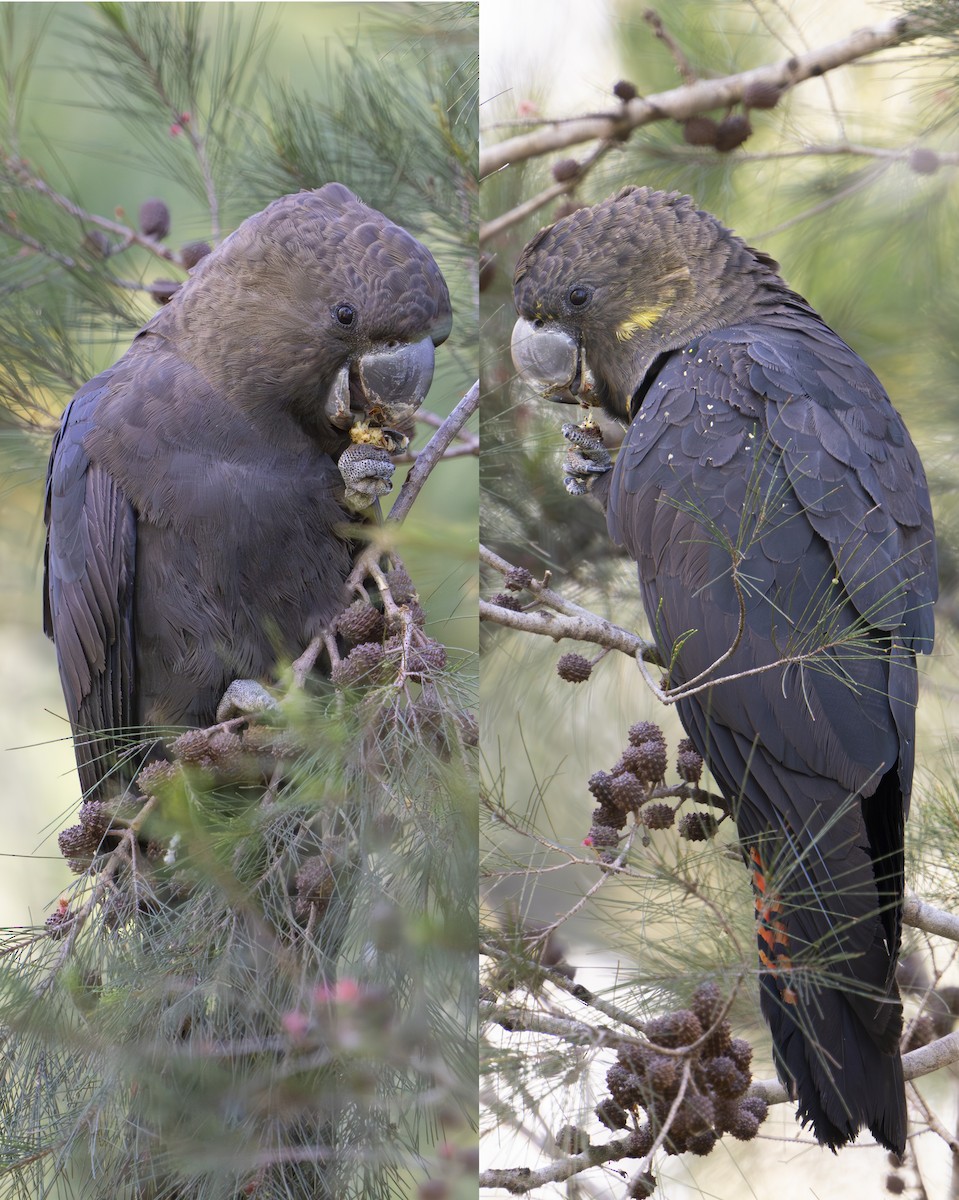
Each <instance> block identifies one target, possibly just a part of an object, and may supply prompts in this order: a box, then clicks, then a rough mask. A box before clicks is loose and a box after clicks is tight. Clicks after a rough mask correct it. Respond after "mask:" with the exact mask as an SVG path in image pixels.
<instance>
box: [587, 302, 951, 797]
mask: <svg viewBox="0 0 959 1200" xmlns="http://www.w3.org/2000/svg"><path fill="white" fill-rule="evenodd" d="M804 320H805V321H807V323H808V328H807V327H806V325H798V326H797V327H796V328H795V329H793V328H791V327H790V328H786V327H784V326H776V325H771V324H768V323H767V324H759V323H757V324H755V325H751V326H741V327H734V328H731V329H727V330H724V331H722V332H720V333H716V334H710V335H707V336H705V337H703V338H701V339H699V340H698V341H697V342H695V343H693V344H692V345H691V346H689V347H687V348H686V349H684V350H683V351H677V352H676V353H675V354H674V355H672V356H671V357H670V358H669V359H668V360H666V362H665V364H664V365H663V366H662V368H661V369H660V370H659V372H658V374H657V375H656V376H655V378H653V379H651V380H647V381H646V384H645V385H644V386H645V389H646V390H645V395H644V396H642V397H641V398H642V404H641V406H640V407H639V411H638V412H637V414H636V416H635V417H634V419H633V422H632V424H631V426H630V429H629V431H628V434H627V437H626V440H625V442H624V445H623V449H622V451H621V452H620V461H619V462H618V464H617V467H616V471H615V473H614V480H613V483H612V489H611V500H610V505H609V520H610V529H611V532H612V534H613V536H614V537H615V538H616V539H617V540H618V541H620V542H622V543H623V544H625V545H626V546H627V548H628V549H630V550H631V551H632V552H633V553H634V557H637V559H638V560H639V558H640V555H641V554H642V552H643V548H644V547H645V548H646V553H647V555H648V553H649V547H650V545H651V544H652V538H651V532H650V531H651V530H656V531H658V532H657V534H656V538H657V539H658V540H657V541H656V544H655V546H654V547H653V549H654V552H655V553H656V554H659V555H660V559H659V561H657V562H655V563H654V564H652V565H651V566H649V567H647V568H646V571H645V575H646V580H647V585H646V586H647V590H648V591H649V594H648V595H647V605H650V604H656V603H658V600H657V599H656V598H655V596H654V595H653V592H654V591H655V590H656V589H657V588H658V589H661V590H663V589H664V590H665V591H667V592H669V593H670V595H671V599H670V601H669V602H668V603H667V602H666V601H665V600H664V608H665V609H666V610H667V611H666V612H665V614H664V616H663V620H664V621H666V622H668V623H670V624H671V625H672V626H673V631H672V636H673V637H677V636H679V635H680V634H681V633H683V632H685V630H686V629H689V628H694V627H701V626H702V623H703V621H704V620H705V619H706V616H707V614H705V613H704V612H703V611H702V610H701V607H700V605H699V603H698V601H697V598H696V597H697V595H698V593H697V588H702V587H703V585H705V584H706V582H707V581H713V582H712V583H711V584H710V605H711V608H710V613H709V614H708V615H709V619H710V621H711V622H712V630H713V635H712V637H711V638H709V639H700V641H701V643H702V648H703V649H704V650H705V649H706V648H707V645H709V647H710V648H711V649H713V650H715V651H716V653H718V652H719V649H721V648H722V647H721V646H720V642H721V640H722V638H723V637H728V638H730V639H734V638H735V636H736V628H737V624H738V611H739V608H738V597H737V595H736V594H735V590H734V589H733V588H732V587H723V586H719V585H718V584H716V583H715V580H716V579H717V577H718V576H719V575H721V574H722V573H723V571H725V572H726V574H728V573H729V569H730V561H731V556H732V555H733V554H734V553H735V554H739V555H741V556H742V560H743V564H744V566H743V570H742V572H741V583H742V585H743V589H744V593H745V602H746V603H747V605H749V606H751V609H750V612H751V617H750V630H749V637H747V638H746V639H745V641H746V642H749V641H753V642H755V639H756V638H757V637H761V642H762V644H759V643H756V644H754V645H753V646H752V653H753V655H754V658H753V660H752V661H751V662H748V663H747V662H746V661H745V660H746V655H745V653H742V654H740V655H738V656H734V657H735V658H736V660H737V661H739V662H741V663H742V664H744V665H745V666H753V667H754V666H757V665H762V664H763V663H764V662H768V661H774V658H775V656H776V655H779V656H780V657H782V655H783V653H785V652H786V651H787V650H795V649H796V648H797V646H798V647H800V648H801V643H802V640H803V638H805V640H806V642H807V643H808V644H809V645H811V643H812V640H813V639H815V638H816V637H817V636H818V637H820V638H821V640H822V641H823V643H827V642H829V641H830V640H833V641H835V640H837V639H838V640H839V641H841V642H842V643H844V645H843V646H840V647H839V648H837V649H836V650H835V651H834V652H833V654H832V656H831V657H832V662H831V663H830V664H827V666H828V669H827V670H826V671H823V670H822V669H819V670H817V672H816V674H815V675H814V676H807V678H806V679H805V681H804V691H805V700H804V707H805V708H807V709H811V708H815V707H818V705H816V704H815V703H814V700H815V697H814V695H813V693H814V692H817V693H819V694H821V695H823V697H824V696H825V692H826V691H827V690H828V691H834V690H835V689H836V688H837V687H838V688H839V689H840V690H843V688H842V685H841V683H839V680H840V678H841V676H842V675H843V673H844V671H845V670H846V669H847V668H848V669H849V671H850V672H851V673H852V674H853V675H854V676H856V677H857V678H858V680H859V693H860V697H861V703H862V713H863V715H866V716H868V717H869V721H870V723H874V724H875V725H876V726H877V727H881V728H884V727H886V726H887V725H888V710H889V708H891V711H892V714H893V717H894V720H895V725H896V729H897V736H898V741H899V762H900V775H901V780H902V790H903V795H904V796H905V797H908V795H909V791H910V784H911V778H912V756H913V747H912V731H913V725H914V717H913V713H912V709H913V708H914V705H915V700H916V679H915V668H914V662H913V652H914V650H928V649H930V648H931V645H932V635H933V617H932V603H933V600H934V599H935V596H936V590H937V583H936V569H935V564H936V556H935V542H934V535H933V528H932V516H931V510H930V505H929V493H928V489H927V487H926V482H925V478H924V476H923V472H922V467H921V464H920V462H919V458H918V455H917V454H916V451H915V448H914V447H913V445H912V442H911V441H910V439H909V436H908V434H907V433H906V430H905V427H904V426H903V423H902V420H901V418H900V417H899V415H898V413H897V412H896V411H895V409H894V408H893V407H892V405H891V404H890V403H889V400H888V398H887V397H886V394H885V392H884V391H883V390H882V387H881V385H880V384H879V382H878V381H877V380H876V378H875V376H874V375H873V374H872V372H871V371H870V370H869V368H868V367H867V366H866V365H865V363H863V362H862V360H861V359H859V358H858V356H857V355H856V354H855V353H854V352H853V351H852V350H850V349H849V347H848V346H846V345H845V344H844V343H843V342H842V341H841V339H840V338H839V337H838V336H837V335H836V334H834V333H833V332H832V331H831V330H829V329H827V328H826V327H825V326H824V325H822V324H821V323H820V322H818V321H815V320H814V319H813V318H811V317H809V318H805V316H804ZM743 456H747V457H745V458H744V457H743ZM733 460H735V466H732V465H731V466H729V467H728V468H727V464H732V463H733ZM750 462H752V463H753V464H754V465H753V466H748V465H745V464H748V463H750ZM653 481H655V482H653ZM651 483H652V487H651ZM657 489H658V491H657ZM629 493H632V494H638V495H640V497H641V499H642V498H643V497H645V500H646V501H647V503H642V502H641V503H639V504H636V503H628V502H627V501H626V497H627V494H629ZM654 495H658V496H660V497H661V498H662V499H663V501H664V503H665V504H666V505H667V507H668V508H669V507H670V506H671V511H667V512H659V513H657V512H655V511H653V509H652V508H650V507H649V503H648V502H653V503H655V504H658V503H659V501H658V500H657V499H654ZM684 524H686V525H689V528H687V529H685V530H684V529H681V528H680V526H683V525H684ZM723 564H725V566H724V565H723ZM641 573H642V572H641ZM673 593H675V594H673ZM760 597H765V598H766V599H765V601H764V603H765V605H766V612H765V616H764V617H763V618H762V619H760V618H759V616H758V613H757V609H756V606H757V604H758V603H759V598H760ZM660 599H663V596H662V595H660ZM723 605H725V606H726V607H728V606H733V607H734V609H735V612H726V613H725V614H724V613H723V612H722V611H721V609H722V607H723ZM729 621H732V625H731V626H730V628H729V629H726V630H725V631H724V632H721V630H720V626H722V625H723V623H724V622H725V623H727V624H728V623H729ZM684 622H685V623H684ZM789 627H792V628H794V629H798V630H799V631H800V633H801V634H802V637H801V638H799V639H798V641H797V637H796V636H791V637H790V636H788V635H787V630H788V628H789ZM762 629H764V632H763V633H761V630H762ZM850 631H852V635H851V636H850ZM878 631H888V632H893V633H894V635H895V636H894V637H893V639H892V657H891V661H890V662H889V666H888V671H889V674H888V678H886V677H885V671H886V664H885V662H883V663H882V667H883V672H884V675H883V678H881V679H879V678H877V679H872V678H871V676H872V675H873V674H874V673H875V672H874V669H873V668H874V667H875V666H877V665H878V664H872V666H870V664H869V663H868V662H867V661H866V659H867V658H868V656H869V654H870V653H873V654H874V653H875V651H874V650H872V649H871V646H873V645H878V643H876V641H875V638H876V634H877V633H878ZM860 635H861V636H860ZM726 644H727V645H728V644H729V643H728V642H727V643H726ZM745 648H746V647H745V643H744V645H743V647H741V649H742V650H743V651H745ZM882 657H883V659H885V651H884V652H883V655H882ZM685 658H686V659H687V661H689V662H691V661H692V660H693V659H694V658H696V659H698V655H697V653H696V647H695V643H692V644H691V645H690V646H689V647H688V648H687V650H686V652H685ZM702 665H703V666H704V667H705V666H708V665H709V663H708V661H706V660H705V659H704V660H703V664H702ZM820 665H821V664H820ZM732 668H733V663H732V662H731V661H730V662H727V663H726V664H724V666H723V668H722V673H723V674H729V673H731V671H732ZM686 673H687V675H688V671H687V672H686ZM776 674H777V673H776V672H770V675H772V676H775V675H776ZM769 682H770V681H769V680H766V679H763V680H761V681H760V686H759V687H758V693H762V692H763V691H765V690H766V685H767V684H768V683H769ZM810 684H811V685H813V686H812V687H810ZM875 687H878V688H880V691H879V692H878V693H876V692H874V691H873V690H872V689H873V688H875ZM770 699H771V700H773V701H774V698H773V697H770ZM836 703H837V702H836V700H835V699H833V700H831V701H830V704H829V707H833V706H835V705H836ZM838 707H839V710H842V708H843V705H841V704H840V705H839V706H838ZM873 710H875V711H873ZM734 717H735V714H733V713H730V721H731V722H732V724H733V725H736V723H737V722H736V720H735V719H734ZM760 718H761V714H760V713H757V714H756V719H757V720H760ZM761 724H765V725H768V724H769V719H768V717H767V719H766V720H765V721H764V722H763V721H761ZM830 724H831V723H830V722H828V721H823V720H821V719H820V721H819V724H818V725H817V726H816V727H815V728H814V729H810V738H811V740H810V742H809V746H808V753H809V755H810V757H809V758H808V759H807V763H808V767H809V769H811V770H812V771H813V772H814V773H816V774H826V775H832V777H833V778H836V779H844V780H846V781H847V782H848V783H849V785H850V788H851V790H853V781H854V779H855V777H856V776H857V775H858V771H855V772H853V773H852V774H850V773H849V772H848V771H846V770H844V769H840V766H841V759H842V758H844V757H845V754H844V753H839V752H838V750H837V753H836V755H835V756H834V759H833V763H832V767H831V769H830V766H829V764H828V763H827V762H824V761H822V753H821V752H822V748H823V747H827V746H829V745H830V743H831V741H832V739H831V738H827V736H826V733H827V730H828V728H829V726H830ZM837 732H839V733H841V735H842V736H841V739H840V740H841V741H842V742H843V743H845V744H846V746H847V747H848V745H849V737H848V730H847V729H845V728H843V729H841V730H840V731H837ZM769 734H770V737H771V739H772V741H771V746H772V745H775V742H776V741H779V742H782V741H783V738H782V734H781V733H780V734H779V736H778V738H777V737H775V735H774V731H773V730H772V728H770V730H769ZM877 745H878V744H877ZM863 749H864V750H865V751H866V758H865V760H864V761H868V760H870V759H872V760H873V761H875V758H876V751H877V746H873V747H872V748H871V750H870V748H869V747H865V746H864V747H863ZM854 757H855V758H858V753H857V754H856V755H854Z"/></svg>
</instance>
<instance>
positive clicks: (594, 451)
mask: <svg viewBox="0 0 959 1200" xmlns="http://www.w3.org/2000/svg"><path fill="white" fill-rule="evenodd" d="M563 437H564V438H565V439H566V441H567V443H569V444H568V445H567V447H566V460H565V462H564V464H563V483H564V485H565V487H566V490H567V492H569V494H570V495H571V496H585V495H586V494H587V492H588V491H589V489H590V485H591V483H592V482H593V480H595V479H596V478H597V477H598V476H600V475H605V474H606V472H607V471H609V470H611V469H612V466H613V460H612V459H611V458H610V455H609V451H608V450H607V449H606V447H605V446H604V445H603V433H602V430H601V429H600V428H599V426H598V425H594V424H593V422H592V421H590V420H589V418H587V419H586V420H585V421H584V422H583V424H582V425H574V424H573V423H572V422H571V421H567V422H566V423H565V424H564V425H563Z"/></svg>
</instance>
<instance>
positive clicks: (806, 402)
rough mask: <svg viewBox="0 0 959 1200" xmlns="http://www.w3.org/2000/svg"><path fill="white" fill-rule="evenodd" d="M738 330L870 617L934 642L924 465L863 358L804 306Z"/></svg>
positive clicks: (795, 483) (780, 433) (843, 572)
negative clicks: (769, 321)
mask: <svg viewBox="0 0 959 1200" xmlns="http://www.w3.org/2000/svg"><path fill="white" fill-rule="evenodd" d="M779 321H780V322H781V323H778V324H777V323H769V324H762V325H757V326H753V327H744V328H742V329H733V330H727V331H726V333H725V335H724V336H725V338H726V339H727V340H729V341H730V342H731V343H732V344H733V345H737V346H738V347H740V348H741V353H743V354H745V356H746V358H747V361H748V379H749V385H750V388H751V389H752V391H753V392H754V393H755V394H756V395H758V396H761V397H763V399H764V404H765V410H766V411H765V425H766V428H767V429H768V435H769V438H770V439H771V441H772V442H773V443H774V444H775V445H776V446H778V447H779V448H780V449H781V451H782V454H783V460H784V463H785V466H786V469H787V471H788V473H789V478H790V483H791V485H792V487H793V488H794V490H795V492H796V494H797V496H798V497H799V499H800V500H801V502H802V505H803V508H804V509H805V511H806V514H807V516H808V519H809V522H810V524H811V525H812V527H813V528H814V529H815V530H816V532H817V533H818V534H819V536H820V537H822V538H824V539H825V541H826V542H827V543H828V544H829V546H830V548H831V550H832V554H833V558H834V560H835V563H836V569H837V572H838V574H839V577H840V578H841V579H842V582H843V585H844V587H845V589H846V592H847V594H848V596H849V597H850V599H851V600H852V603H853V604H854V605H855V607H856V609H857V610H858V611H859V613H860V614H861V616H862V617H863V618H864V619H866V620H867V621H868V622H869V623H870V624H872V625H875V626H876V627H878V628H880V629H886V630H890V631H895V632H896V634H897V638H898V639H901V640H902V642H903V643H904V644H905V645H906V646H907V647H909V648H910V649H912V650H914V651H917V652H923V653H926V652H928V651H929V650H931V649H932V640H933V613H932V605H933V602H934V600H935V598H936V594H937V590H938V586H937V573H936V549H935V538H934V534H933V523H932V509H931V506H930V502H929V489H928V487H927V486H926V480H925V476H924V474H923V470H922V464H921V463H920V461H919V456H918V454H917V453H916V449H915V447H914V446H913V444H912V441H911V440H910V438H909V434H908V433H907V432H906V428H905V426H904V425H903V422H902V418H901V417H900V416H899V414H898V413H897V412H896V410H895V409H894V408H893V406H892V404H891V403H890V402H889V399H888V397H887V396H886V393H885V392H884V390H883V388H882V385H881V384H880V383H879V381H878V379H876V377H875V375H874V374H873V373H872V371H871V370H870V369H869V367H868V366H867V365H866V364H865V363H864V362H863V361H862V359H861V358H859V356H858V355H857V354H856V353H855V352H854V351H853V350H851V349H850V348H849V347H848V346H847V345H846V344H845V342H843V340H842V339H841V338H840V337H838V335H837V334H835V333H834V332H833V331H832V330H831V329H829V328H828V326H826V325H824V324H822V322H821V321H819V320H818V319H816V318H815V317H813V316H812V315H811V314H808V313H806V312H804V311H803V310H801V309H795V310H790V311H789V312H788V313H784V314H783V315H782V316H781V317H780V318H779Z"/></svg>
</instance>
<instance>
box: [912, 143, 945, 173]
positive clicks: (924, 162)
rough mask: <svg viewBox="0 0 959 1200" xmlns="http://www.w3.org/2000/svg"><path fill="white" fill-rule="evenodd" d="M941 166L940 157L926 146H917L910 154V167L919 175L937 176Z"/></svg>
mask: <svg viewBox="0 0 959 1200" xmlns="http://www.w3.org/2000/svg"><path fill="white" fill-rule="evenodd" d="M939 164H940V159H939V155H938V154H937V153H936V152H935V150H930V149H929V148H928V147H926V146H917V147H916V148H915V150H913V151H911V152H910V154H909V166H910V167H911V168H912V169H913V170H914V171H915V172H916V174H917V175H935V173H936V172H937V171H938V170H939Z"/></svg>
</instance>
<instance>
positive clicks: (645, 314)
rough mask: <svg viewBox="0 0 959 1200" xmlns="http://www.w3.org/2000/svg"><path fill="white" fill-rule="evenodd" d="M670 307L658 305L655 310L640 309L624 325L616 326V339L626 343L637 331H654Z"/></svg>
mask: <svg viewBox="0 0 959 1200" xmlns="http://www.w3.org/2000/svg"><path fill="white" fill-rule="evenodd" d="M668 307H669V305H668V304H657V305H656V306H655V307H654V308H638V309H637V310H636V311H635V312H632V313H630V314H629V316H628V317H627V318H626V320H625V321H623V322H622V324H620V325H617V326H616V337H617V338H618V339H619V340H620V341H621V342H626V341H628V340H629V339H630V338H631V337H632V336H633V334H634V333H635V332H636V331H637V329H652V327H653V326H654V325H655V324H656V322H657V321H658V320H659V318H660V317H661V316H662V315H663V313H664V312H665V311H666V309H667V308H668Z"/></svg>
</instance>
